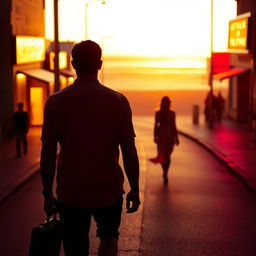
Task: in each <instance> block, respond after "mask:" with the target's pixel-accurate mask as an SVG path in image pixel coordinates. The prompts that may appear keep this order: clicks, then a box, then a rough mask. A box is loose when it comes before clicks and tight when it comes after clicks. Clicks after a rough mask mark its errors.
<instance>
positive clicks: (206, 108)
mask: <svg viewBox="0 0 256 256" xmlns="http://www.w3.org/2000/svg"><path fill="white" fill-rule="evenodd" d="M210 97H211V96H210V93H208V94H207V96H206V98H205V100H204V115H205V121H208V120H209V114H210Z"/></svg>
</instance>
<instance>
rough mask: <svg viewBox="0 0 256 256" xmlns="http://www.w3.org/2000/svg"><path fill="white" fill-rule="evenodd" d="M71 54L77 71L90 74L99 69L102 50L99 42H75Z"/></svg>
mask: <svg viewBox="0 0 256 256" xmlns="http://www.w3.org/2000/svg"><path fill="white" fill-rule="evenodd" d="M71 55H72V59H73V63H74V68H75V69H76V71H77V72H79V73H81V74H88V73H91V72H94V71H95V70H97V69H98V67H99V64H100V63H101V55H102V51H101V48H100V46H99V45H98V44H97V43H95V42H93V41H91V40H86V41H82V42H80V43H77V44H75V45H74V46H73V49H72V52H71Z"/></svg>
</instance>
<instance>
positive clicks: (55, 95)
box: [47, 85, 73, 104]
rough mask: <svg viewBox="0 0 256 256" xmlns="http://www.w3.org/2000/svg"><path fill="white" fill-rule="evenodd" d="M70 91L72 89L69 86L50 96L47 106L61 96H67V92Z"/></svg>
mask: <svg viewBox="0 0 256 256" xmlns="http://www.w3.org/2000/svg"><path fill="white" fill-rule="evenodd" d="M72 89H73V87H72V85H69V86H67V87H65V88H63V89H61V90H59V91H58V92H55V93H53V94H51V95H50V96H49V97H48V99H47V104H52V103H55V102H56V101H58V99H59V98H61V97H62V96H65V95H67V94H69V92H70V91H72Z"/></svg>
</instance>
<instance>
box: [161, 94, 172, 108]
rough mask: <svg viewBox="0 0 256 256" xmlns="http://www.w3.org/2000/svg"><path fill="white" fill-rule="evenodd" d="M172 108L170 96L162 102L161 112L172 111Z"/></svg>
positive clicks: (165, 97)
mask: <svg viewBox="0 0 256 256" xmlns="http://www.w3.org/2000/svg"><path fill="white" fill-rule="evenodd" d="M170 106H171V100H170V99H169V97H168V96H164V97H163V98H162V100H161V104H160V111H161V110H168V109H170Z"/></svg>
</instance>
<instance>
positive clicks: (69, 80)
mask: <svg viewBox="0 0 256 256" xmlns="http://www.w3.org/2000/svg"><path fill="white" fill-rule="evenodd" d="M74 81H75V78H74V77H72V76H70V77H69V78H68V85H70V84H73V83H74Z"/></svg>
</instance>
